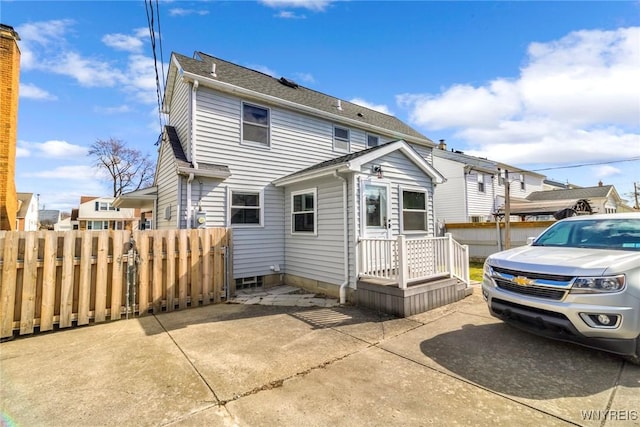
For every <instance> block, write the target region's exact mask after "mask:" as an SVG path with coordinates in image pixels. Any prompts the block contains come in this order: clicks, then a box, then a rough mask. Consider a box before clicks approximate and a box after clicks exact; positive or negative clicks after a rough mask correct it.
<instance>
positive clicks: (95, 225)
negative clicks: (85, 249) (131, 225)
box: [87, 221, 109, 230]
mask: <svg viewBox="0 0 640 427" xmlns="http://www.w3.org/2000/svg"><path fill="white" fill-rule="evenodd" d="M108 229H109V221H87V230H108Z"/></svg>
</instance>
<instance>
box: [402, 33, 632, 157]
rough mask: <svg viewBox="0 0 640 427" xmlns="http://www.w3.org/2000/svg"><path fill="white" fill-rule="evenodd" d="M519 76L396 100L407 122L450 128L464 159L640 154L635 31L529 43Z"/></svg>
mask: <svg viewBox="0 0 640 427" xmlns="http://www.w3.org/2000/svg"><path fill="white" fill-rule="evenodd" d="M527 55H528V56H527V58H526V61H525V63H524V65H523V67H522V68H521V70H520V74H519V75H518V76H517V77H516V78H513V79H503V78H500V79H495V80H493V81H490V82H488V83H487V84H485V85H482V86H477V87H476V86H472V85H468V84H457V85H453V86H451V87H449V88H447V89H445V90H443V91H442V92H441V93H439V94H403V95H399V96H397V98H396V101H397V103H398V105H400V106H401V107H406V108H409V117H410V121H411V122H412V123H414V124H416V125H419V126H423V127H425V128H426V129H429V130H440V129H449V130H451V131H452V132H453V134H454V137H455V138H456V139H458V140H459V141H460V142H462V143H464V144H466V145H467V146H469V147H471V150H466V151H465V152H466V153H467V154H471V155H478V156H482V157H488V158H490V159H493V160H498V161H503V162H506V163H515V164H518V163H520V164H534V163H554V162H555V163H565V162H568V161H571V162H576V161H577V162H590V161H605V160H609V159H621V158H625V157H630V156H640V148H639V147H640V132H639V131H640V102H639V101H638V100H640V84H638V75H640V27H632V28H621V29H618V30H615V31H600V30H593V31H576V32H573V33H570V34H568V35H567V36H565V37H563V38H561V39H559V40H555V41H551V42H549V43H531V44H530V45H529V47H528V51H527Z"/></svg>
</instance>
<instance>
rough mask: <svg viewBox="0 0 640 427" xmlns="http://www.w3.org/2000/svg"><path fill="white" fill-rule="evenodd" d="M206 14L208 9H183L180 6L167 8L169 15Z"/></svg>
mask: <svg viewBox="0 0 640 427" xmlns="http://www.w3.org/2000/svg"><path fill="white" fill-rule="evenodd" d="M208 14H209V11H208V10H203V9H183V8H180V7H176V8H173V9H169V15H170V16H189V15H200V16H204V15H208Z"/></svg>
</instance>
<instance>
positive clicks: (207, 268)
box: [200, 230, 211, 305]
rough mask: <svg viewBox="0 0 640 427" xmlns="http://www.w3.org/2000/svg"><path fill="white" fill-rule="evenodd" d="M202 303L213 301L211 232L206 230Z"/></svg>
mask: <svg viewBox="0 0 640 427" xmlns="http://www.w3.org/2000/svg"><path fill="white" fill-rule="evenodd" d="M200 259H201V261H202V304H203V305H209V302H210V301H211V232H210V231H209V230H205V233H204V234H202V257H201V258H200Z"/></svg>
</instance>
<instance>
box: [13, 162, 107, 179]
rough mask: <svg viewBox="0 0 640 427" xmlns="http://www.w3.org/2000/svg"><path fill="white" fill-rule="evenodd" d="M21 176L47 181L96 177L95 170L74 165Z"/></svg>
mask: <svg viewBox="0 0 640 427" xmlns="http://www.w3.org/2000/svg"><path fill="white" fill-rule="evenodd" d="M22 176H25V177H29V178H47V179H72V180H76V181H81V180H95V179H96V177H97V176H98V174H97V172H96V169H95V168H94V167H91V166H85V165H74V166H58V167H57V168H55V169H50V170H43V171H39V172H27V173H24V174H22Z"/></svg>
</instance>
